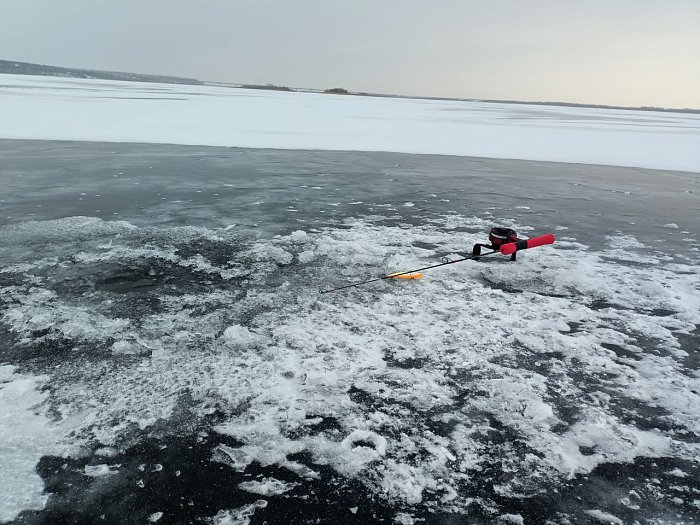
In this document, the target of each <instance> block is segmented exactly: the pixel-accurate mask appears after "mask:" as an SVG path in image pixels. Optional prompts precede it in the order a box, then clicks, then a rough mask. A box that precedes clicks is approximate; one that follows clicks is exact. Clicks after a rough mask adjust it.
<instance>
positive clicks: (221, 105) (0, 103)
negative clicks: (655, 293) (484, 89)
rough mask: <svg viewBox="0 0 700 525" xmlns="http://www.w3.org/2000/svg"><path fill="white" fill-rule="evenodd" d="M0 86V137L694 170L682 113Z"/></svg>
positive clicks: (690, 122) (698, 154) (23, 82)
mask: <svg viewBox="0 0 700 525" xmlns="http://www.w3.org/2000/svg"><path fill="white" fill-rule="evenodd" d="M0 84H2V87H1V88H0V115H2V119H0V137H1V138H21V139H53V140H86V141H109V142H156V143H170V144H196V145H211V146H238V147H247V148H250V147H253V148H285V149H326V150H353V151H394V152H404V153H436V154H443V155H466V156H477V157H490V158H511V159H526V160H547V161H559V162H576V163H586V164H607V165H616V166H638V167H645V168H658V169H674V170H685V171H700V148H699V147H698V140H699V138H700V137H699V134H700V116H698V115H694V114H681V113H655V112H649V111H631V110H614V109H592V108H569V107H554V106H533V105H523V104H496V103H485V102H476V101H475V102H459V101H445V100H415V99H392V98H372V97H357V96H333V95H324V94H316V93H281V92H275V91H261V90H254V91H253V90H244V89H229V88H223V87H213V86H182V85H169V84H155V85H154V84H148V83H144V82H114V81H106V80H86V79H62V78H52V77H33V76H22V75H0ZM135 123H138V125H135ZM411 205H413V203H411V202H408V203H406V206H411Z"/></svg>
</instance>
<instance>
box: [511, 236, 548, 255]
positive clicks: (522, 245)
mask: <svg viewBox="0 0 700 525" xmlns="http://www.w3.org/2000/svg"><path fill="white" fill-rule="evenodd" d="M545 244H554V235H552V234H551V233H545V234H544V235H540V236H539V237H533V238H532V239H525V240H523V241H518V242H509V243H507V244H504V245H502V246H501V253H502V254H503V255H510V254H512V253H514V252H517V251H519V250H527V249H528V248H535V247H537V246H544V245H545Z"/></svg>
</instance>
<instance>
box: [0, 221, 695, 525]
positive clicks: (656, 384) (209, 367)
mask: <svg viewBox="0 0 700 525" xmlns="http://www.w3.org/2000/svg"><path fill="white" fill-rule="evenodd" d="M66 226H68V227H66ZM514 226H515V227H517V229H518V230H519V231H526V228H520V227H519V226H520V225H517V224H515V225H514ZM483 228H484V221H483V220H482V219H477V218H471V217H463V216H458V215H450V216H445V217H442V218H439V219H435V220H434V221H432V222H429V221H428V222H426V223H425V224H424V225H423V226H414V227H411V228H406V227H401V226H400V225H395V223H393V222H389V224H387V221H385V220H384V219H382V218H367V219H364V220H346V221H344V222H343V223H342V224H333V223H329V224H328V225H327V226H326V227H325V228H323V229H317V230H314V231H310V230H309V231H306V232H305V233H304V234H303V235H302V234H301V233H300V232H294V233H292V234H291V235H288V236H277V237H273V238H268V239H266V238H263V237H260V238H256V239H244V238H241V237H240V236H237V235H234V234H233V233H232V232H227V231H220V230H219V231H216V232H214V231H209V230H205V229H199V230H193V229H191V228H161V229H159V230H156V229H150V230H148V239H149V244H148V246H145V247H144V235H145V234H144V231H142V229H140V228H135V227H132V226H131V225H128V224H111V223H103V222H102V221H99V220H86V219H84V218H74V219H65V220H62V221H47V222H44V223H33V224H25V225H24V226H22V227H21V228H17V227H8V228H4V229H0V241H2V242H3V243H6V244H7V245H8V246H16V245H20V246H23V248H22V250H21V253H22V254H24V253H25V252H24V251H23V250H24V249H25V248H26V246H29V245H33V243H37V246H43V244H41V242H42V239H44V238H52V239H54V241H53V244H54V246H59V247H60V246H61V242H63V243H65V246H66V248H65V252H61V250H60V249H59V248H57V249H56V253H55V254H54V255H53V256H52V257H46V254H45V253H43V250H39V252H40V253H39V252H37V256H36V260H35V261H31V260H30V261H28V262H23V263H22V264H20V263H19V262H17V264H15V265H14V266H13V265H10V266H8V267H7V268H6V269H5V270H3V271H4V273H3V275H4V276H7V275H13V277H14V282H15V283H16V284H12V285H3V287H0V297H1V298H2V299H3V300H4V301H6V302H7V303H8V304H10V303H11V305H12V307H11V308H8V309H6V310H3V311H2V312H1V313H2V322H4V323H5V324H6V325H7V326H9V327H10V328H11V331H12V334H13V337H16V339H17V343H16V345H17V348H18V349H23V350H26V351H27V352H36V353H38V352H47V354H46V356H45V357H46V358H47V359H50V358H51V357H52V356H51V354H50V353H49V352H50V351H51V350H50V349H54V350H53V351H55V352H58V354H57V357H56V358H55V360H53V361H51V366H50V367H48V368H47V373H50V374H51V385H52V390H51V394H50V396H51V397H50V402H51V408H52V412H51V414H52V417H54V418H56V420H57V423H56V424H60V425H61V428H64V429H70V430H72V435H71V437H70V439H68V438H64V440H65V441H70V443H71V444H72V445H73V446H78V445H80V444H83V445H86V446H88V445H89V446H100V447H109V446H114V445H115V443H116V442H117V441H118V440H119V439H120V438H124V437H125V436H128V432H129V431H130V429H133V428H134V427H137V428H142V429H145V428H150V427H153V426H155V425H156V424H157V425H160V426H162V425H172V426H173V428H174V429H177V425H178V424H179V423H178V421H179V420H178V419H177V418H176V417H175V415H176V413H177V410H178V409H181V408H183V407H185V408H186V409H187V410H188V411H189V413H191V414H192V417H195V418H196V417H205V416H206V415H208V414H212V413H214V412H217V413H218V414H221V415H222V416H221V417H222V418H223V420H220V421H221V422H220V423H219V424H218V425H217V427H216V430H217V431H218V432H220V433H223V434H226V435H228V436H230V437H231V438H233V439H235V440H237V441H238V442H239V443H240V446H231V445H226V444H221V445H220V446H219V447H217V448H216V450H215V451H214V459H215V460H216V461H219V462H221V463H222V464H224V465H228V466H230V467H231V468H233V469H235V470H237V471H244V470H245V469H246V467H247V466H248V465H250V464H251V463H253V462H257V463H258V464H259V465H261V466H263V467H265V466H270V465H276V466H278V467H282V468H284V469H286V470H288V471H289V473H290V476H296V478H297V481H296V482H294V483H298V484H301V485H303V484H304V483H305V482H306V480H313V479H317V478H318V477H319V474H318V472H317V471H316V470H314V469H315V468H317V469H319V470H320V468H319V467H318V466H320V465H325V466H328V467H330V468H332V469H334V470H335V471H336V472H338V473H340V474H342V475H344V476H348V477H351V478H353V479H356V480H358V481H359V482H361V483H363V484H364V485H365V486H366V487H367V488H368V490H370V491H373V492H374V493H376V494H377V495H378V497H381V498H383V499H384V500H386V501H389V502H395V503H397V504H399V505H405V506H420V507H421V508H422V509H424V510H434V511H443V512H468V509H469V507H470V506H471V505H475V504H478V505H481V506H482V507H484V508H486V509H491V511H492V512H494V516H497V515H498V514H495V513H497V512H498V504H497V503H496V502H494V501H493V500H492V499H490V497H491V495H490V494H489V493H488V492H487V491H486V489H485V488H484V487H485V486H487V485H488V486H491V484H492V485H493V491H495V493H496V494H497V495H502V496H508V497H511V498H513V497H524V496H529V495H533V494H536V493H539V492H540V491H541V490H543V487H545V488H546V487H547V486H548V485H549V484H552V485H556V484H557V483H560V482H562V481H564V480H567V479H569V478H572V477H575V476H577V475H581V474H586V473H589V472H591V471H592V470H593V469H594V468H595V467H596V466H597V465H600V464H602V463H611V462H616V463H625V462H631V461H633V460H634V459H635V458H638V457H662V456H663V457H671V458H680V459H686V460H693V458H695V457H696V456H697V455H698V454H699V453H700V449H699V447H698V445H697V442H696V441H694V440H693V439H692V436H693V435H697V433H699V432H700V396H698V395H697V392H698V388H699V387H700V384H699V378H698V375H697V372H696V371H695V372H693V371H689V370H688V369H687V368H686V367H685V366H684V364H683V362H684V359H685V358H686V357H688V354H687V352H685V351H684V350H683V349H682V348H681V345H680V343H679V340H678V339H677V336H678V334H683V333H686V334H687V333H689V332H690V331H692V330H693V329H694V327H695V325H696V324H698V323H700V293H698V292H699V291H698V284H699V282H700V281H698V278H697V277H698V275H697V268H698V266H697V264H698V261H697V260H694V261H688V264H680V263H675V262H674V263H669V262H667V261H665V259H664V257H665V255H664V254H657V253H655V252H654V251H653V249H649V248H644V247H642V246H641V243H638V242H637V241H635V240H634V239H627V240H626V241H625V242H624V244H620V243H619V242H618V241H617V240H616V239H615V238H614V237H613V238H611V239H609V243H608V245H607V246H602V247H600V248H601V251H593V250H590V249H589V248H588V247H587V246H584V245H582V244H580V243H577V242H576V241H575V240H574V239H569V240H566V239H562V240H560V242H559V243H558V244H557V245H555V246H548V247H543V248H538V251H537V255H536V256H535V255H534V254H532V255H531V254H530V253H528V252H525V253H524V254H523V255H522V257H520V258H519V261H518V263H517V264H510V263H507V262H506V261H504V260H496V261H492V262H491V263H486V262H485V261H480V262H463V263H460V264H456V265H450V266H446V267H443V268H440V269H436V270H434V271H432V272H428V273H427V274H426V276H425V277H424V278H423V279H421V280H418V281H414V282H378V283H373V284H371V285H368V286H365V287H362V288H355V289H350V290H345V291H343V292H339V293H335V294H324V295H321V294H319V293H318V292H319V290H320V289H322V288H325V287H326V286H328V285H338V284H343V282H344V281H345V280H358V279H362V278H365V277H366V276H373V275H376V274H378V273H379V274H381V273H383V272H390V271H394V270H396V269H398V268H414V267H420V266H424V265H425V264H426V263H430V262H433V261H434V260H435V259H436V258H437V254H438V253H439V254H444V253H453V254H454V253H457V252H459V250H461V249H462V248H463V247H464V246H469V245H470V244H471V243H472V242H475V241H477V240H480V235H477V234H476V233H468V232H469V231H477V230H483ZM35 230H36V231H35ZM465 230H466V232H465ZM115 232H118V234H115ZM108 240H109V242H107V241H108ZM71 243H78V244H77V245H75V244H71ZM187 243H193V245H194V246H198V247H199V248H200V253H199V254H198V255H197V256H193V255H188V254H187V253H186V252H187V250H186V249H184V248H183V247H184V246H187ZM207 243H216V244H215V246H221V244H222V243H223V244H224V245H227V246H230V247H231V250H230V253H231V254H232V255H230V256H227V259H226V261H225V262H222V261H223V259H220V260H218V261H217V260H214V258H210V257H208V256H207V254H208V252H207V250H206V247H207V246H208V245H207ZM175 244H177V245H178V246H180V249H176V248H175V247H174V245H175ZM74 246H79V248H80V249H79V250H77V251H75V250H74V249H73V247H74ZM418 246H423V247H418ZM424 246H433V248H432V249H427V248H425V247H424ZM202 248H203V249H202ZM309 251H312V252H313V253H315V254H316V256H315V259H313V261H311V263H309V262H307V263H303V264H300V265H297V266H292V268H293V270H294V272H293V275H292V274H290V265H295V264H296V262H295V261H296V260H298V255H299V254H300V253H304V252H309ZM632 252H634V254H635V258H634V261H633V262H630V259H629V256H630V253H632ZM22 257H24V255H23V256H22ZM192 261H197V263H196V264H194V263H192ZM242 263H245V268H246V272H245V274H244V273H241V272H239V275H240V277H231V276H230V272H233V271H234V269H236V268H238V267H239V266H240V265H241V264H242ZM125 268H126V269H130V271H134V272H136V273H137V274H138V275H141V274H142V273H143V272H141V269H142V268H150V269H154V268H155V269H157V270H154V272H155V274H156V276H161V275H173V276H179V277H178V278H179V279H181V280H180V281H179V285H178V286H171V287H168V286H165V285H161V286H160V287H154V288H149V289H148V290H150V291H148V292H147V293H148V294H151V296H152V298H153V299H154V300H156V299H157V303H156V306H150V307H149V308H150V309H146V310H139V315H124V312H125V311H126V312H131V311H132V310H130V309H134V308H141V306H139V305H140V304H141V303H139V302H138V301H139V300H141V299H142V297H143V296H144V295H147V293H146V292H142V293H141V294H132V293H131V292H130V290H131V288H129V286H131V285H132V284H133V283H132V281H131V280H129V276H128V275H127V274H125V273H124V272H126V270H125ZM111 275H114V276H115V277H110V276H111ZM292 276H293V278H292ZM154 278H155V277H154ZM159 278H161V277H159ZM85 279H93V280H94V283H96V284H94V285H91V286H88V287H84V286H83V284H82V283H83V282H84V281H83V280H85ZM3 282H8V281H3ZM105 282H106V283H108V286H107V285H105V284H104V283H105ZM119 286H121V287H122V288H119ZM485 297H488V298H489V300H484V298H485ZM149 304H150V303H149ZM87 354H89V356H88V357H89V358H85V355H87ZM2 370H3V374H4V376H3V378H7V380H9V382H5V383H3V384H1V385H0V392H2V395H3V396H4V397H3V402H2V405H3V407H9V410H10V412H9V414H10V415H9V417H10V418H12V422H13V426H12V432H9V431H8V427H7V423H6V421H7V418H6V417H5V416H3V424H4V425H5V426H4V427H3V428H4V429H5V430H4V431H3V432H2V433H1V434H0V438H2V439H3V440H4V443H6V442H7V441H8V440H9V441H10V443H11V444H14V445H11V447H10V449H11V453H10V454H9V455H8V457H10V458H14V459H13V460H12V461H14V463H13V465H14V466H12V467H11V468H12V469H13V470H12V471H13V472H17V475H18V476H19V477H21V478H22V479H23V480H26V482H27V483H31V484H32V485H31V487H25V488H23V489H21V490H22V492H21V493H22V494H27V493H32V494H35V496H34V498H35V499H34V500H32V501H30V502H17V501H16V500H15V503H12V501H13V500H12V497H13V494H16V495H18V494H20V492H17V493H13V494H9V495H8V497H9V499H8V498H3V500H4V501H5V502H7V501H9V502H10V504H9V505H10V506H7V505H8V504H7V503H5V505H6V507H4V509H5V510H4V511H3V512H5V514H4V516H12V515H13V513H16V512H17V509H19V508H21V506H22V505H24V506H25V507H24V508H26V507H37V506H41V504H42V502H43V499H42V496H41V495H40V489H41V483H40V480H39V479H38V477H36V476H35V475H33V474H32V469H33V467H34V466H35V465H36V461H37V460H38V458H39V457H40V456H41V455H42V454H44V453H46V452H47V451H50V450H51V449H52V446H53V445H52V444H51V443H50V442H46V443H43V442H42V443H39V446H34V445H33V444H31V441H30V440H28V436H34V435H38V436H42V437H41V438H40V439H42V440H43V439H47V438H46V437H45V436H47V435H49V433H48V432H47V431H46V429H47V428H48V427H47V425H49V423H48V420H47V416H46V414H47V413H48V412H47V407H46V406H44V405H42V403H44V402H45V400H46V398H47V396H48V395H49V394H48V393H39V392H38V391H37V390H36V388H37V387H38V386H39V384H40V380H39V379H36V378H33V379H32V378H30V379H22V377H23V376H16V375H15V374H12V369H10V368H8V367H5V368H3V369H2ZM41 381H43V379H42V380H41ZM34 407H39V408H37V409H35V408H34ZM3 410H5V408H3ZM35 410H36V411H37V412H38V413H34V411H35ZM15 415H21V417H14V416H15ZM66 435H67V434H66V433H64V434H61V433H54V434H53V436H54V438H55V439H58V440H60V439H61V436H66ZM3 446H4V447H7V446H8V445H3ZM302 452H303V453H305V454H306V455H307V456H308V457H310V458H312V462H309V463H308V464H303V463H301V462H300V460H297V459H290V456H292V455H294V454H299V453H302ZM5 457H6V454H3V458H5ZM297 457H298V456H297ZM91 468H95V469H97V467H91ZM224 468H225V467H224ZM494 469H497V470H498V472H499V473H500V474H499V476H498V478H497V479H495V478H491V477H489V476H490V474H489V472H493V471H494ZM101 470H103V469H100V471H101ZM86 473H87V470H86ZM94 473H97V470H95V471H94ZM671 475H673V476H678V475H679V473H677V472H674V473H673V474H671ZM287 486H289V485H287ZM244 488H246V490H253V491H254V492H255V491H257V492H258V493H261V494H262V493H265V494H275V493H277V492H276V491H279V490H281V487H280V486H278V485H275V483H274V480H273V481H271V480H263V481H257V482H250V483H249V484H247V485H246V486H245V487H244ZM2 490H14V489H10V488H6V487H3V489H2ZM18 490H19V489H18ZM292 494H293V493H292ZM467 495H469V496H467ZM14 497H16V496H14ZM255 508H257V507H255V505H253V506H249V507H245V508H243V509H238V510H236V511H225V512H223V513H220V515H217V518H216V519H218V520H219V521H218V522H220V523H226V521H225V520H229V522H235V521H231V520H234V519H237V520H245V519H247V518H248V517H249V516H250V515H251V514H252V512H254V510H255ZM592 512H594V511H592ZM600 516H602V515H600ZM591 517H592V518H595V519H598V518H599V515H597V514H591ZM613 518H614V516H613ZM503 519H506V518H503ZM508 519H511V521H512V520H513V519H517V518H508ZM605 519H608V517H607V516H606V517H605Z"/></svg>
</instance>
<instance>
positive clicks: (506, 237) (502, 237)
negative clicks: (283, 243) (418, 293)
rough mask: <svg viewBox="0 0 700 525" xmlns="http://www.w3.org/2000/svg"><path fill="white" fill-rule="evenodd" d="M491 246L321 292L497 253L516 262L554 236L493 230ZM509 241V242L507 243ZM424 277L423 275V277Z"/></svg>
mask: <svg viewBox="0 0 700 525" xmlns="http://www.w3.org/2000/svg"><path fill="white" fill-rule="evenodd" d="M489 241H490V242H491V244H490V245H487V244H475V245H474V248H473V250H472V254H471V255H466V256H465V257H461V258H459V259H454V260H447V261H443V262H441V263H438V264H432V265H430V266H424V267H423V268H418V269H416V270H408V271H406V272H396V273H390V274H388V275H383V276H381V277H375V278H374V279H367V280H366V281H359V282H356V283H350V284H346V285H343V286H338V287H337V288H330V289H328V290H321V293H330V292H337V291H338V290H345V289H346V288H354V287H355V286H361V285H363V284H369V283H374V282H377V281H384V280H387V279H396V278H399V279H401V278H402V276H406V275H409V274H414V273H417V272H422V271H424V270H430V269H431V268H439V267H440V266H447V265H448V264H456V263H459V262H462V261H469V260H474V259H479V258H481V257H486V256H488V255H493V254H495V253H500V254H503V255H510V256H511V261H514V260H515V253H516V252H518V251H520V250H527V249H528V248H535V247H537V246H544V245H546V244H552V243H553V242H554V235H552V234H551V233H547V234H545V235H540V236H539V237H533V238H532V239H518V238H517V234H516V233H515V232H514V231H513V230H510V229H507V228H492V229H491V232H490V234H489ZM505 241H509V242H505ZM482 246H483V247H486V248H488V249H490V250H491V251H490V252H486V253H481V247H482ZM421 276H422V275H421Z"/></svg>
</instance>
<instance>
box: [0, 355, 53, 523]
mask: <svg viewBox="0 0 700 525" xmlns="http://www.w3.org/2000/svg"><path fill="white" fill-rule="evenodd" d="M14 372H15V369H14V367H12V366H9V365H0V522H4V521H9V520H11V519H13V518H14V517H15V516H17V514H19V512H21V511H22V510H25V509H41V508H43V507H44V504H45V503H46V500H47V499H48V495H47V494H44V493H43V491H44V484H43V481H42V480H41V478H40V477H39V475H38V474H37V473H36V472H35V469H36V464H37V463H38V461H39V459H40V458H41V456H43V455H46V454H56V453H57V452H58V450H59V448H58V447H57V445H56V443H55V441H56V440H57V439H60V435H61V431H60V430H59V429H57V428H55V427H53V426H52V425H51V422H50V421H49V419H48V418H47V417H46V416H45V414H44V412H45V402H46V398H47V394H46V393H45V392H40V391H39V390H38V389H39V388H40V387H41V386H43V384H44V383H45V382H46V381H47V380H48V377H46V376H40V377H33V376H29V375H21V374H17V373H14Z"/></svg>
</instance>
